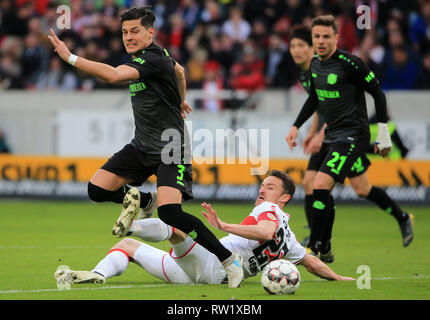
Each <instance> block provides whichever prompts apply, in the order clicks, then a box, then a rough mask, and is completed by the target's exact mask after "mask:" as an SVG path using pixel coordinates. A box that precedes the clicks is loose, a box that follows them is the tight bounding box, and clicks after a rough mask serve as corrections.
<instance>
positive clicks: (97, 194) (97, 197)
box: [88, 182, 106, 202]
mask: <svg viewBox="0 0 430 320" xmlns="http://www.w3.org/2000/svg"><path fill="white" fill-rule="evenodd" d="M104 191H106V190H104V189H103V188H100V187H99V186H96V185H95V184H92V183H91V182H88V197H89V198H90V199H91V200H92V201H95V202H103V201H106V200H105V198H106V197H105V195H104V193H105V192H104Z"/></svg>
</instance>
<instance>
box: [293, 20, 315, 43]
mask: <svg viewBox="0 0 430 320" xmlns="http://www.w3.org/2000/svg"><path fill="white" fill-rule="evenodd" d="M294 38H298V39H301V40H303V41H304V42H306V43H307V44H308V45H309V47H312V32H311V30H310V29H309V28H308V27H306V26H305V25H303V24H299V25H296V26H294V27H293V29H292V30H291V35H290V42H291V40H293V39H294Z"/></svg>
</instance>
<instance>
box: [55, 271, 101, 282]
mask: <svg viewBox="0 0 430 320" xmlns="http://www.w3.org/2000/svg"><path fill="white" fill-rule="evenodd" d="M54 278H55V280H57V283H63V284H64V283H66V284H72V283H94V284H104V283H106V279H105V277H103V276H102V275H101V274H98V273H96V272H91V271H75V270H70V269H69V270H64V269H62V270H57V271H56V272H55V273H54Z"/></svg>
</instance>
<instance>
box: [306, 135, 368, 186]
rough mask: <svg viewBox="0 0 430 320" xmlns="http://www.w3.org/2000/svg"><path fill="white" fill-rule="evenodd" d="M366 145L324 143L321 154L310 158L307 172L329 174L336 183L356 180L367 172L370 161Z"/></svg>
mask: <svg viewBox="0 0 430 320" xmlns="http://www.w3.org/2000/svg"><path fill="white" fill-rule="evenodd" d="M365 145H367V144H366V143H356V144H351V143H345V142H338V143H323V144H322V146H321V149H320V152H319V153H317V154H314V155H312V156H311V157H310V159H309V163H308V168H307V170H315V171H322V172H324V173H327V174H328V175H330V176H331V177H333V179H334V180H335V181H336V182H339V183H343V182H344V180H345V178H346V177H348V178H354V177H356V176H359V175H361V174H363V173H364V172H366V171H367V169H368V168H369V166H370V161H369V159H368V158H367V156H366V147H365Z"/></svg>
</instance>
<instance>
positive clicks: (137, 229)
mask: <svg viewBox="0 0 430 320" xmlns="http://www.w3.org/2000/svg"><path fill="white" fill-rule="evenodd" d="M294 192H295V185H294V182H293V180H292V179H291V178H290V177H289V176H288V175H287V174H285V173H283V172H281V171H278V170H273V171H272V172H271V173H270V174H269V176H268V177H267V178H266V179H265V180H264V181H263V183H262V184H261V186H260V189H259V195H258V198H257V200H256V201H255V208H254V209H253V210H252V212H251V214H249V215H248V216H247V217H246V218H245V219H244V220H243V221H242V223H241V224H229V223H225V222H223V221H222V220H221V219H220V218H219V217H218V215H217V213H216V211H215V210H214V209H213V208H212V207H211V205H210V204H207V203H203V204H202V206H203V208H204V210H205V211H203V212H202V214H203V215H204V216H205V217H206V219H207V220H208V222H209V223H210V224H211V225H212V226H213V227H215V228H217V229H219V230H222V231H225V232H228V233H229V235H228V236H226V237H224V238H222V239H221V240H220V241H221V242H222V244H223V245H224V246H225V247H226V248H228V249H229V250H231V251H232V252H236V253H238V254H239V255H240V256H241V257H242V258H243V268H244V274H245V278H248V277H252V276H255V275H257V274H258V273H259V272H260V271H261V270H262V269H263V268H264V266H265V265H267V264H268V263H269V262H270V261H273V260H275V259H281V258H282V259H287V260H289V261H291V262H293V263H295V264H299V265H303V266H304V267H305V268H306V269H307V270H308V271H309V272H311V273H313V274H315V275H317V276H319V277H321V278H324V279H327V280H354V279H353V278H351V277H343V276H339V275H337V274H336V273H335V272H334V271H333V270H331V269H330V268H329V267H328V266H327V265H326V264H324V263H323V262H322V261H321V260H319V259H318V258H317V257H315V256H312V255H308V254H307V253H306V249H305V248H303V247H302V246H301V245H300V243H299V242H298V241H297V240H296V237H295V235H294V233H293V231H292V230H291V229H290V227H289V225H288V220H289V218H290V216H289V215H288V214H286V213H285V212H284V211H283V210H282V209H283V207H284V206H285V205H286V204H287V203H288V201H290V199H291V197H292V196H293V194H294ZM129 231H130V233H131V235H132V236H134V237H138V238H140V239H142V240H144V241H149V242H158V241H163V240H169V242H170V244H171V247H172V249H171V250H170V252H169V253H168V252H166V251H163V250H160V249H158V248H155V247H153V246H150V245H148V244H146V243H143V242H141V241H138V240H135V239H132V238H125V239H123V240H121V241H120V242H118V243H117V244H116V245H114V247H113V248H112V250H111V251H109V253H108V254H107V256H106V257H104V258H103V259H102V260H101V261H100V262H99V263H98V264H97V265H96V267H95V268H94V269H92V271H74V270H67V269H65V268H61V269H59V270H57V272H55V274H54V277H55V279H56V280H57V283H59V284H60V283H105V282H106V279H108V278H111V277H113V276H118V275H120V274H122V273H123V272H124V271H125V270H126V269H127V266H128V263H129V261H131V262H134V263H136V264H138V265H139V266H141V267H142V268H144V269H145V270H146V271H147V272H149V273H150V274H152V275H153V276H155V277H157V278H158V279H161V280H164V281H167V282H171V283H182V284H184V283H189V284H193V283H207V284H220V283H223V281H225V280H226V273H225V269H224V268H223V266H222V264H221V263H220V262H219V260H218V259H217V257H216V256H215V255H214V254H212V253H210V252H209V251H208V250H206V249H205V248H204V247H202V246H200V245H199V244H197V243H196V242H194V240H193V239H192V237H191V236H192V235H191V236H190V235H187V234H185V233H184V232H182V231H180V230H178V229H175V228H173V227H171V226H169V225H167V224H165V223H164V222H162V221H161V220H160V219H157V218H150V219H144V220H134V221H133V222H132V224H131V227H130V230H129Z"/></svg>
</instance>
